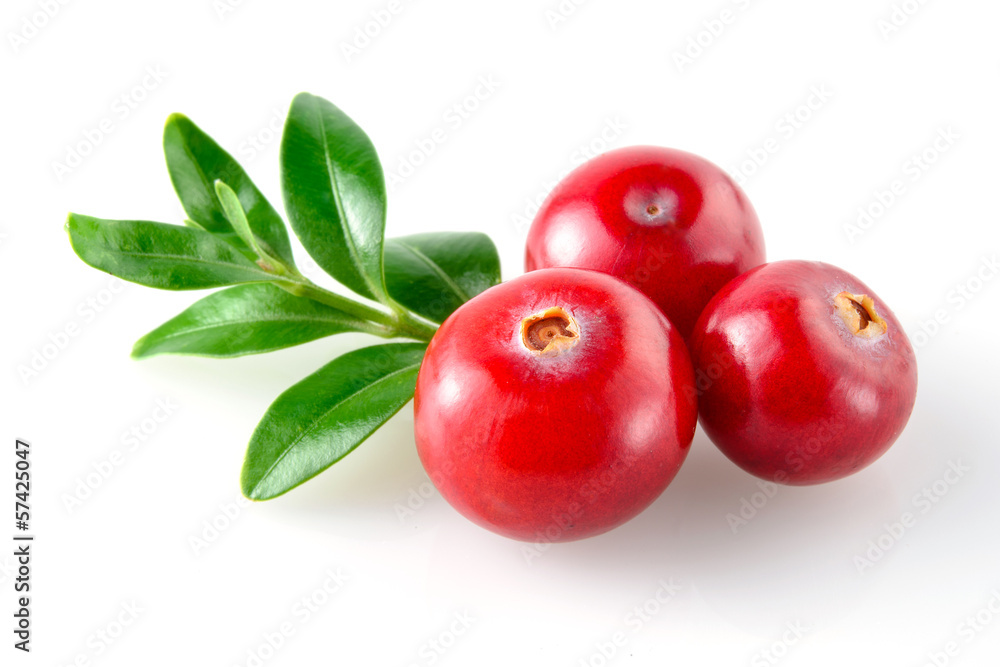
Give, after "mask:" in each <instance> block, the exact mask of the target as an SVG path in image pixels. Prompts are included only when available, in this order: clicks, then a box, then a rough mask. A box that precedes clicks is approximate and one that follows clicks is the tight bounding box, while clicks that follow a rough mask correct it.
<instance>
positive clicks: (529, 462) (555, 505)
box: [414, 269, 697, 542]
mask: <svg viewBox="0 0 1000 667" xmlns="http://www.w3.org/2000/svg"><path fill="white" fill-rule="evenodd" d="M693 381H694V376H693V372H692V369H691V363H690V360H689V357H688V354H687V349H686V348H685V347H684V343H683V341H682V340H681V338H680V336H679V335H678V333H677V332H676V330H675V329H674V328H673V326H672V325H671V324H670V322H669V321H668V320H667V318H665V317H664V316H663V314H662V313H661V312H660V311H659V310H658V309H657V308H656V306H655V305H654V304H653V303H652V302H651V301H650V300H649V299H647V298H646V297H645V296H643V295H642V294H641V293H640V292H638V291H637V290H635V289H633V288H631V287H629V286H628V285H626V284H625V283H623V282H621V281H620V280H617V279H615V278H612V277H611V276H607V275H605V274H602V273H598V272H596V271H584V270H580V269H548V270H544V271H534V272H532V273H528V274H525V275H523V276H521V277H519V278H516V279H514V280H511V281H509V282H506V283H503V284H501V285H498V286H496V287H493V288H491V289H489V290H487V291H485V292H483V293H482V294H480V295H479V296H476V297H475V298H473V299H472V300H471V301H469V302H467V303H466V304H464V305H462V306H461V307H460V308H459V309H458V310H456V311H455V312H454V313H453V314H452V315H451V316H450V317H449V318H448V319H447V320H446V321H445V322H444V324H442V325H441V328H440V329H439V330H438V332H437V334H436V335H435V336H434V338H433V340H432V341H431V343H430V346H429V347H428V348H427V353H426V355H425V357H424V360H423V364H422V365H421V367H420V373H419V375H418V377H417V391H416V398H415V402H414V414H415V424H414V430H415V433H416V441H417V450H418V452H419V454H420V460H421V461H422V462H423V465H424V468H425V469H426V470H427V473H428V474H429V475H430V478H431V480H432V481H433V482H434V484H435V485H436V486H437V488H438V490H439V491H440V492H441V494H442V495H443V496H444V497H445V499H447V500H448V502H449V503H451V504H452V505H453V506H454V507H455V508H456V509H458V511H459V512H461V513H462V514H464V515H465V516H466V517H468V518H469V519H471V520H472V521H474V522H476V523H478V524H479V525H481V526H483V527H485V528H488V529H490V530H492V531H495V532H497V533H500V534H502V535H506V536H508V537H513V538H516V539H521V540H528V541H546V542H550V541H568V540H575V539H580V538H583V537H588V536H590V535H596V534H598V533H602V532H604V531H607V530H610V529H611V528H614V527H615V526H617V525H619V524H621V523H624V522H625V521H627V520H629V519H631V518H632V517H634V516H635V515H636V514H638V513H639V512H640V511H642V510H643V509H644V508H645V507H647V506H648V505H649V504H650V503H651V502H652V501H653V500H654V499H655V498H656V497H657V496H659V495H660V493H661V492H662V491H663V490H664V489H665V488H666V486H667V484H669V483H670V481H671V479H673V477H674V475H675V473H676V472H677V470H678V468H679V467H680V465H681V463H682V462H683V461H684V458H685V456H686V455H687V451H688V449H689V447H690V444H691V440H692V438H693V436H694V429H695V425H696V422H697V405H696V402H695V401H696V398H695V390H694V386H693Z"/></svg>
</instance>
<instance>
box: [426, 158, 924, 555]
mask: <svg viewBox="0 0 1000 667" xmlns="http://www.w3.org/2000/svg"><path fill="white" fill-rule="evenodd" d="M525 268H526V270H527V273H525V274H524V275H522V276H521V277H519V278H516V279H514V280H511V281H508V282H506V283H503V284H501V285H498V286H496V287H493V288H491V289H489V290H487V291H485V292H483V293H482V294H480V295H479V296H477V297H475V298H473V299H472V300H471V301H469V302H468V303H466V304H465V305H463V306H462V307H461V308H459V309H458V310H457V311H455V313H454V314H452V315H451V317H449V318H448V319H447V320H446V321H445V322H444V324H443V325H442V326H441V328H440V330H439V331H438V333H437V334H436V335H435V336H434V339H433V340H432V341H431V343H430V346H429V348H428V349H427V354H426V356H425V358H424V361H423V364H422V366H421V368H420V373H419V376H418V378H417V391H416V399H415V407H414V410H415V431H416V441H417V449H418V452H419V455H420V459H421V461H422V462H423V465H424V467H425V469H426V470H427V472H428V474H429V475H430V477H431V480H432V481H433V482H434V484H435V485H436V486H437V488H438V490H439V491H440V492H441V494H442V495H443V496H444V497H445V499H447V500H448V502H450V503H451V504H452V505H453V506H454V507H455V508H456V509H458V510H459V511H460V512H461V513H462V514H464V515H465V516H466V517H468V518H469V519H471V520H472V521H474V522H476V523H478V524H479V525H481V526H484V527H485V528H488V529H490V530H493V531H495V532H497V533H500V534H502V535H507V536H509V537H513V538H516V539H522V540H529V541H535V540H539V539H544V540H546V541H566V540H574V539H580V538H583V537H588V536H591V535H596V534H599V533H602V532H604V531H607V530H610V529H611V528H614V527H615V526H618V525H620V524H622V523H624V522H625V521H627V520H629V519H631V518H632V517H634V516H635V515H636V514H638V513H639V512H641V511H642V510H643V509H645V508H646V507H647V506H648V505H649V504H650V503H652V501H653V500H654V499H655V498H656V497H657V496H658V495H660V493H662V492H663V490H664V489H665V488H666V487H667V485H668V484H669V483H670V481H671V480H672V479H673V478H674V475H675V474H676V473H677V471H678V469H679V468H680V466H681V464H682V463H683V461H684V458H685V456H686V455H687V452H688V449H689V448H690V445H691V440H692V438H693V437H694V432H695V426H696V422H697V421H698V420H699V419H700V421H701V425H702V428H704V430H705V432H706V434H707V435H708V437H709V438H710V439H711V440H712V441H713V442H714V443H715V444H716V445H717V446H718V447H719V449H721V450H722V452H723V453H725V455H726V456H727V457H729V458H730V459H731V460H732V461H733V462H734V463H736V464H737V465H739V466H740V467H742V468H743V469H744V470H747V471H748V472H750V473H752V474H754V475H757V476H759V477H762V478H764V479H767V480H771V481H775V482H780V483H785V484H816V483H820V482H827V481H830V480H835V479H839V478H841V477H844V476H846V475H849V474H851V473H853V472H856V471H857V470H860V469H861V468H863V467H865V466H867V465H868V464H870V463H871V462H873V461H874V460H875V459H877V458H878V457H879V456H880V455H881V454H882V453H884V452H885V451H886V449H888V447H889V446H890V445H891V444H892V443H893V442H894V441H895V440H896V438H897V437H898V436H899V434H900V432H901V431H902V430H903V427H904V426H905V425H906V421H907V419H908V418H909V416H910V412H911V410H912V408H913V403H914V399H915V396H916V385H917V369H916V360H915V358H914V354H913V349H912V348H911V346H910V343H909V341H908V340H907V337H906V334H905V333H904V332H903V329H902V327H901V326H900V325H899V322H898V321H897V320H896V318H895V316H894V315H893V314H892V312H891V311H890V310H889V308H888V307H887V306H886V305H885V303H883V302H882V301H881V300H880V299H879V298H878V296H876V295H875V294H874V293H873V292H872V291H871V290H870V289H869V288H868V287H867V286H866V285H865V284H864V283H862V282H861V281H860V280H858V279H857V278H855V277H854V276H852V275H851V274H849V273H847V272H846V271H843V270H841V269H838V268H836V267H834V266H831V265H829V264H823V263H819V262H808V261H780V262H772V263H765V256H764V239H763V234H762V232H761V228H760V223H759V222H758V220H757V215H756V214H755V213H754V210H753V207H752V206H751V205H750V202H749V201H748V200H747V198H746V195H745V194H744V193H743V192H742V191H741V190H740V188H739V187H738V186H737V185H736V184H735V183H733V181H732V180H731V179H730V178H729V177H728V176H727V175H726V174H725V173H724V172H723V171H722V170H721V169H719V168H718V167H716V166H715V165H713V164H712V163H710V162H708V161H706V160H704V159H702V158H699V157H697V156H695V155H691V154H688V153H684V152H681V151H677V150H671V149H667V148H656V147H632V148H624V149H619V150H616V151H612V152H610V153H606V154H604V155H602V156H600V157H598V158H595V159H593V160H591V161H590V162H588V163H586V164H584V165H582V166H581V167H579V168H578V169H576V170H575V171H574V172H572V173H571V174H570V175H569V176H567V177H566V179H565V180H563V181H562V182H561V183H560V184H559V185H558V186H557V187H556V188H555V190H554V191H553V192H552V193H551V194H550V195H549V197H548V199H547V200H546V202H545V203H544V204H543V206H542V208H541V210H540V211H539V213H538V216H537V218H536V219H535V221H534V223H533V224H532V227H531V230H530V232H529V234H528V240H527V252H526V260H525Z"/></svg>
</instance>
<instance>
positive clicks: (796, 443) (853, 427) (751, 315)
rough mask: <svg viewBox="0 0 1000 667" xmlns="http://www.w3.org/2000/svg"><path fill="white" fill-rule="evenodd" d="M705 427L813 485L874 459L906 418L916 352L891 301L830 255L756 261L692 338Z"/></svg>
mask: <svg viewBox="0 0 1000 667" xmlns="http://www.w3.org/2000/svg"><path fill="white" fill-rule="evenodd" d="M691 356H692V359H693V360H694V365H695V377H696V383H697V386H698V390H699V399H698V403H699V414H700V419H701V424H702V427H703V428H704V429H705V432H706V433H707V434H708V436H709V437H710V438H711V439H712V441H713V442H714V443H715V444H716V445H717V446H718V447H719V449H721V450H722V451H723V453H725V455H726V456H728V457H729V458H730V459H732V460H733V461H734V462H735V463H736V464H737V465H739V466H740V467H741V468H743V469H744V470H746V471H748V472H751V473H753V474H754V475H757V476H758V477H763V478H764V479H768V480H772V481H775V482H784V483H786V484H818V483H820V482H828V481H830V480H834V479H839V478H841V477H845V476H847V475H850V474H851V473H854V472H857V471H858V470H860V469H862V468H864V467H865V466H867V465H868V464H870V463H871V462H872V461H874V460H875V459H877V458H878V457H879V456H881V455H882V454H883V453H884V452H885V451H886V450H887V449H888V448H889V446H890V445H892V443H893V442H895V440H896V438H897V437H898V436H899V434H900V432H901V431H902V430H903V427H904V426H905V425H906V421H907V419H909V417H910V412H911V411H912V409H913V402H914V400H915V398H916V393H917V361H916V358H915V357H914V354H913V348H912V347H911V346H910V341H909V340H908V339H907V337H906V333H905V332H904V331H903V328H902V327H901V326H900V325H899V322H898V321H897V320H896V317H895V316H894V315H893V314H892V311H891V310H889V307H888V306H886V305H885V303H884V302H883V301H882V300H881V299H879V298H878V296H876V295H875V293H874V292H872V291H871V289H869V288H868V286H866V285H865V284H864V283H862V282H861V281H860V280H858V279H857V278H855V277H854V276H852V275H851V274H849V273H847V272H846V271H843V270H841V269H838V268H837V267H835V266H830V265H829V264H822V263H819V262H804V261H783V262H773V263H771V264H765V265H764V266H759V267H757V268H755V269H752V270H751V271H749V272H747V273H745V274H743V275H742V276H740V277H739V278H737V279H735V280H733V281H732V282H731V283H729V284H728V285H726V287H724V288H723V289H722V290H721V291H720V292H719V293H718V294H717V295H716V296H715V298H714V299H712V301H711V303H709V305H708V306H707V307H706V308H705V312H703V313H702V315H701V318H700V319H699V320H698V324H697V326H696V327H695V331H694V334H693V335H692V337H691Z"/></svg>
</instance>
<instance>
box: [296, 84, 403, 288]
mask: <svg viewBox="0 0 1000 667" xmlns="http://www.w3.org/2000/svg"><path fill="white" fill-rule="evenodd" d="M281 186H282V191H283V192H284V198H285V210H286V211H287V213H288V219H289V222H290V223H291V225H292V229H293V230H294V231H295V234H296V235H297V236H298V237H299V240H300V241H302V245H303V246H304V247H305V249H306V250H307V251H308V252H309V254H310V255H311V256H312V258H313V259H314V260H316V263H317V264H318V265H319V266H320V267H322V269H323V270H324V271H326V272H327V273H329V274H330V275H331V276H333V277H334V278H336V279H337V280H338V281H340V282H341V283H343V284H344V285H346V286H347V287H349V288H350V289H352V290H353V291H355V292H357V293H358V294H360V295H361V296H364V297H367V298H369V299H375V300H377V301H381V302H383V303H384V302H385V301H386V298H385V283H384V280H383V278H382V242H383V238H384V235H385V206H386V194H385V176H384V175H383V173H382V165H381V163H380V162H379V159H378V155H376V153H375V147H374V146H373V145H372V142H371V140H370V139H369V138H368V135H366V134H365V133H364V131H363V130H362V129H361V128H360V127H358V126H357V125H356V124H355V123H354V121H352V120H351V119H350V118H348V117H347V116H346V115H345V114H344V113H343V112H342V111H341V110H340V109H338V108H337V107H335V106H334V105H333V104H331V103H330V102H328V101H326V100H324V99H323V98H320V97H316V96H314V95H310V94H308V93H300V94H299V95H296V96H295V99H294V100H292V107H291V109H290V110H289V112H288V119H287V120H286V121H285V129H284V133H283V135H282V137H281Z"/></svg>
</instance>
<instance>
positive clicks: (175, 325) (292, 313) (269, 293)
mask: <svg viewBox="0 0 1000 667" xmlns="http://www.w3.org/2000/svg"><path fill="white" fill-rule="evenodd" d="M344 331H367V332H370V333H374V332H375V326H374V325H372V324H370V323H368V322H364V321H361V320H359V319H357V318H355V317H352V316H350V315H348V314H346V313H343V312H341V311H339V310H337V309H336V308H332V307H330V306H327V305H324V304H321V303H317V302H316V301H312V300H311V299H303V298H301V297H297V296H292V295H291V294H289V293H288V292H286V291H285V290H283V289H281V288H280V287H277V286H276V285H272V284H269V283H255V284H251V285H238V286H236V287H230V288H228V289H224V290H221V291H218V292H214V293H213V294H210V295H208V296H207V297H205V298H204V299H201V300H200V301H197V302H195V303H194V304H193V305H191V307H190V308H188V309H187V310H185V311H184V312H183V313H181V314H180V315H178V316H177V317H175V318H173V319H172V320H170V321H168V322H165V323H163V324H162V325H160V326H159V327H157V328H156V329H154V330H153V331H150V332H149V333H148V334H146V335H145V336H143V337H142V338H140V339H139V340H138V341H137V342H136V344H135V347H134V348H133V350H132V356H133V357H135V358H142V357H150V356H153V355H154V354H164V353H173V354H196V355H201V356H205V357H238V356H242V355H245V354H257V353H260V352H270V351H272V350H280V349H282V348H285V347H292V346H293V345H300V344H302V343H308V342H309V341H311V340H316V339H317V338H323V337H324V336H330V335H333V334H337V333H341V332H344Z"/></svg>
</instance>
